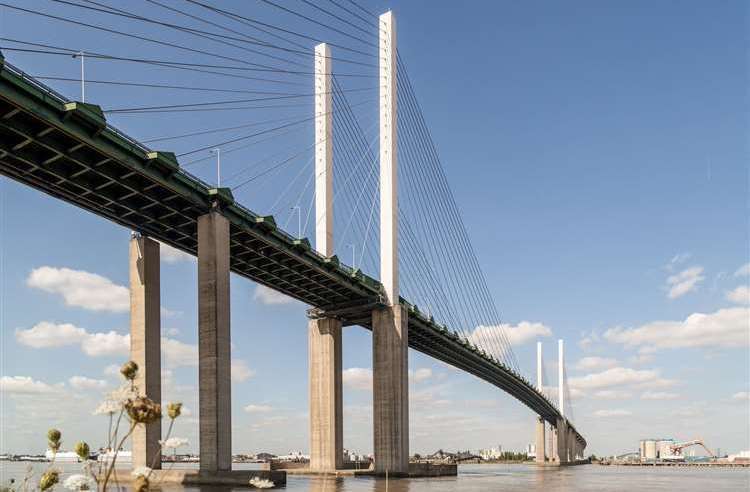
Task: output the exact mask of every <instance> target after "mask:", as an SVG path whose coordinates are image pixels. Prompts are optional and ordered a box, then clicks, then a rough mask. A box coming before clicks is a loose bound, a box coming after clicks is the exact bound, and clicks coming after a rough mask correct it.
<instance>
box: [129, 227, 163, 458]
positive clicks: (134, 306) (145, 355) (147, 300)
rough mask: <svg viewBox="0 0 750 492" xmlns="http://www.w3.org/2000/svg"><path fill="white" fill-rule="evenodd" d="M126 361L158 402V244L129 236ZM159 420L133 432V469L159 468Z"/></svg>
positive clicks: (142, 389) (143, 390)
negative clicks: (128, 330)
mask: <svg viewBox="0 0 750 492" xmlns="http://www.w3.org/2000/svg"><path fill="white" fill-rule="evenodd" d="M129 263H130V359H131V360H133V361H134V362H135V363H136V364H138V376H137V377H136V379H135V385H136V386H137V387H138V389H139V391H140V392H141V394H145V395H146V396H147V397H149V398H151V399H152V400H153V401H155V402H157V403H160V402H161V311H160V310H161V301H160V292H159V288H160V275H159V267H160V263H159V243H158V242H157V241H154V240H153V239H150V238H148V237H144V236H141V235H140V234H137V233H133V237H132V238H131V239H130V261H129ZM159 439H161V420H157V421H156V422H152V423H150V424H148V425H139V426H137V427H136V428H135V430H134V431H133V444H132V445H133V466H135V467H138V466H149V467H152V468H161V447H160V446H159Z"/></svg>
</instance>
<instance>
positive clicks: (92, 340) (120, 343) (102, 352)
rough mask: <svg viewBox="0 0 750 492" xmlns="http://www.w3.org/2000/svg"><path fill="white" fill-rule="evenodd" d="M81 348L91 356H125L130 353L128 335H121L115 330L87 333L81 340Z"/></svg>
mask: <svg viewBox="0 0 750 492" xmlns="http://www.w3.org/2000/svg"><path fill="white" fill-rule="evenodd" d="M81 350H83V352H84V353H85V354H86V355H89V356H91V357H106V356H122V357H127V356H128V355H130V335H121V334H119V333H117V332H116V331H109V332H107V333H89V334H88V336H86V338H84V339H83V341H82V342H81Z"/></svg>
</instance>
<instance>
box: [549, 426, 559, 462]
mask: <svg viewBox="0 0 750 492" xmlns="http://www.w3.org/2000/svg"><path fill="white" fill-rule="evenodd" d="M557 436H558V432H557V427H556V426H553V425H550V447H549V454H550V455H549V460H550V461H551V462H553V463H557V464H560V455H559V454H558V452H557V451H558V448H557Z"/></svg>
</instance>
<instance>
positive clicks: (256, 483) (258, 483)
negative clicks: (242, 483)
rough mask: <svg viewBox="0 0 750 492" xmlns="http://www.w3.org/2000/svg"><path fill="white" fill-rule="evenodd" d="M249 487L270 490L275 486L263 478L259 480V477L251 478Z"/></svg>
mask: <svg viewBox="0 0 750 492" xmlns="http://www.w3.org/2000/svg"><path fill="white" fill-rule="evenodd" d="M249 485H250V486H251V487H255V488H256V489H272V488H273V487H275V486H276V484H275V483H273V482H272V481H270V480H267V479H265V478H259V477H253V478H251V479H250V482H249Z"/></svg>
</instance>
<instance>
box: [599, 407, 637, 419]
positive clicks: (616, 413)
mask: <svg viewBox="0 0 750 492" xmlns="http://www.w3.org/2000/svg"><path fill="white" fill-rule="evenodd" d="M630 415H633V412H631V411H630V410H619V409H617V410H597V411H596V412H594V417H599V418H609V417H628V416H630Z"/></svg>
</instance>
